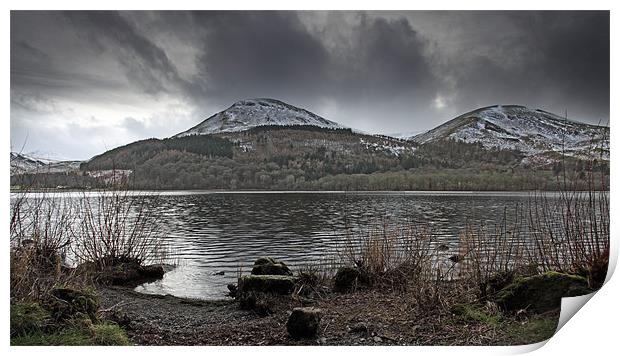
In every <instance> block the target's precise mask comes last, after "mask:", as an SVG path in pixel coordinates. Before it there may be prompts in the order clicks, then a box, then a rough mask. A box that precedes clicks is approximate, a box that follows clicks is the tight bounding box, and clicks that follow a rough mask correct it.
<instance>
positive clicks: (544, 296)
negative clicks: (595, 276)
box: [494, 272, 592, 313]
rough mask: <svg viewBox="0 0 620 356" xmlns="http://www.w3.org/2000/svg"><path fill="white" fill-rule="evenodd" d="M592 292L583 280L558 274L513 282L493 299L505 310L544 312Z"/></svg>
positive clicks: (548, 273)
mask: <svg viewBox="0 0 620 356" xmlns="http://www.w3.org/2000/svg"><path fill="white" fill-rule="evenodd" d="M590 292H592V290H591V289H589V288H588V282H587V280H586V279H585V278H583V277H580V276H575V275H570V274H565V273H559V272H547V273H544V274H541V275H537V276H532V277H523V278H516V279H515V280H514V281H513V282H512V283H510V284H509V285H508V286H506V287H505V288H503V289H501V290H500V291H499V292H497V293H496V294H495V296H494V301H495V302H496V303H497V304H499V305H500V306H501V307H502V308H504V309H505V310H518V309H528V310H531V311H534V312H539V313H541V312H545V311H549V310H553V309H556V308H559V307H560V305H561V300H562V298H563V297H574V296H578V295H583V294H588V293H590Z"/></svg>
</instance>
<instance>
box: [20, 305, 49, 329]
mask: <svg viewBox="0 0 620 356" xmlns="http://www.w3.org/2000/svg"><path fill="white" fill-rule="evenodd" d="M50 324H51V315H50V313H49V312H48V311H47V310H45V309H43V307H41V305H39V304H38V303H28V304H13V305H11V337H15V336H24V335H27V334H32V333H37V332H43V331H45V330H46V329H47V327H48V326H49V325H50Z"/></svg>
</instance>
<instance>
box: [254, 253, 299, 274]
mask: <svg viewBox="0 0 620 356" xmlns="http://www.w3.org/2000/svg"><path fill="white" fill-rule="evenodd" d="M252 274H254V275H278V276H292V275H293V272H291V270H290V269H289V268H288V267H287V266H286V264H284V262H281V261H276V260H275V259H273V258H271V257H261V258H259V259H257V260H256V262H254V267H253V268H252Z"/></svg>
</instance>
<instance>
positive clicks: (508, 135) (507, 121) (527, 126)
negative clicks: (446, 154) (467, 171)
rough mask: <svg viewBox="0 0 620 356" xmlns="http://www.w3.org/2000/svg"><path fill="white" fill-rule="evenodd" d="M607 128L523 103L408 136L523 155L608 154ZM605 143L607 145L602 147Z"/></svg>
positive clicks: (481, 111)
mask: <svg viewBox="0 0 620 356" xmlns="http://www.w3.org/2000/svg"><path fill="white" fill-rule="evenodd" d="M605 136H606V137H609V128H606V127H599V126H595V125H590V124H584V123H580V122H576V121H571V120H568V119H566V118H563V117H561V116H559V115H556V114H553V113H549V112H546V111H544V110H540V109H531V108H528V107H525V106H522V105H494V106H486V107H483V108H479V109H476V110H473V111H470V112H468V113H465V114H463V115H460V116H458V117H456V118H454V119H452V120H450V121H448V122H446V123H444V124H442V125H439V126H437V127H435V128H434V129H432V130H429V131H427V132H425V133H422V134H419V135H416V136H413V137H411V140H412V141H414V142H417V143H420V144H424V143H427V142H432V141H436V140H441V139H454V140H457V141H463V142H467V143H481V144H482V145H483V146H484V147H485V148H502V149H509V150H516V151H521V152H522V153H524V154H525V155H528V156H529V155H537V154H540V153H545V152H558V153H560V152H564V153H566V154H568V155H576V156H579V155H581V154H582V153H584V152H589V151H590V150H591V149H594V148H599V149H603V151H606V152H607V153H606V154H605V156H608V152H609V146H608V142H609V141H608V139H606V138H605ZM605 146H606V147H605Z"/></svg>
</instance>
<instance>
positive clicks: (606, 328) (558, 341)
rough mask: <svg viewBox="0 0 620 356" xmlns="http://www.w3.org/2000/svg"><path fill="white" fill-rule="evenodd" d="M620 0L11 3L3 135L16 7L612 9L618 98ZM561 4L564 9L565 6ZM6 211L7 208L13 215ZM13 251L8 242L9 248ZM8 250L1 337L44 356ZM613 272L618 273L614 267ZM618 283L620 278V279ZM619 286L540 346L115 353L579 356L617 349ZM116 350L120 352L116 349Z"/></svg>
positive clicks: (5, 39)
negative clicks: (20, 317)
mask: <svg viewBox="0 0 620 356" xmlns="http://www.w3.org/2000/svg"><path fill="white" fill-rule="evenodd" d="M617 3H618V2H612V1H596V0H590V1H587V2H583V1H573V0H568V1H566V0H565V1H562V2H555V3H554V2H551V1H540V0H538V1H532V0H521V1H502V2H498V1H497V0H495V1H489V0H469V1H466V2H465V1H445V0H433V1H427V2H415V3H413V2H406V1H390V0H382V1H380V2H378V1H375V2H372V1H367V0H359V1H340V2H336V1H333V0H332V1H325V0H315V1H312V2H292V1H290V0H289V1H282V0H278V1H275V0H263V1H260V2H256V1H255V2H251V1H237V0H228V1H225V2H224V1H219V2H205V1H188V0H175V1H160V0H151V1H148V2H146V1H145V2H129V1H127V0H124V1H122V0H108V1H105V2H84V1H75V0H73V1H65V0H57V1H53V2H50V1H7V2H4V4H7V5H8V6H7V7H6V8H5V11H4V12H3V13H2V15H1V16H2V17H1V22H0V23H2V26H3V30H4V36H2V45H3V46H2V48H4V50H5V52H4V55H3V56H2V57H1V60H2V64H3V68H5V69H4V71H3V72H2V75H3V77H4V81H3V82H4V86H3V87H2V92H3V98H4V100H3V107H4V110H3V112H4V119H3V120H2V125H3V129H2V135H3V139H4V141H3V142H4V144H5V147H7V148H8V149H9V150H10V136H9V135H10V134H9V133H10V123H9V118H10V108H9V100H7V99H8V98H9V96H10V80H9V68H10V55H9V53H8V52H9V48H10V45H9V44H10V13H9V11H8V10H10V9H15V10H17V9H20V10H22V9H23V10H33V9H123V10H129V9H177V10H182V9H238V10H241V9H297V10H307V9H315V10H324V9H329V10H346V9H366V10H391V9H393V10H403V9H416V10H451V9H452V10H487V9H495V10H551V9H553V10H568V9H575V10H612V11H611V45H612V46H611V63H612V66H611V97H612V98H614V97H616V98H617V97H618V90H617V84H618V70H617V67H616V66H614V64H615V63H618V59H619V58H618V55H617V54H618V25H617V23H618V20H619V18H618V17H619V16H617V10H618V5H617ZM558 4H561V5H562V7H561V8H560V7H558ZM610 109H611V115H610V123H611V121H612V120H611V117H615V116H616V114H617V113H618V106H617V105H615V104H614V102H613V101H612V102H611V108H610ZM610 126H611V127H612V133H611V145H612V146H615V144H614V143H615V141H616V140H615V134H614V132H613V130H614V128H613V125H611V124H610ZM2 162H3V164H4V167H7V168H8V167H9V162H8V155H5V156H2ZM8 172H9V171H8V169H7V170H4V171H3V174H2V178H1V179H2V182H3V184H4V187H5V190H4V191H3V192H2V194H3V196H4V204H3V205H2V211H3V213H4V214H5V215H4V216H8V202H9V191H8V189H7V188H8V187H9V174H8ZM617 173H618V164H617V162H616V161H612V163H611V175H612V180H611V185H612V191H615V188H613V186H614V185H615V184H614V179H613V178H614V177H617V176H618V174H617ZM615 202H616V201H615V199H613V196H612V199H611V213H612V214H611V221H616V218H617V217H618V213H616V212H617V211H619V210H618V209H617V204H616V203H615ZM5 209H6V211H5ZM0 223H1V224H2V228H3V230H2V231H5V233H6V232H7V231H8V221H7V220H5V219H0ZM611 239H612V256H611V261H610V265H613V266H615V265H616V263H617V256H618V242H619V241H618V229H617V228H616V227H615V225H613V224H612V226H611ZM5 246H6V245H5ZM7 257H8V252H7V251H4V253H3V254H2V262H3V266H4V269H3V272H4V273H3V274H2V283H3V284H2V285H3V286H5V287H4V288H2V290H3V297H2V298H3V301H4V308H2V320H3V322H2V326H1V330H2V331H1V332H0V333H1V334H0V335H3V336H4V345H5V348H7V349H8V351H9V352H12V353H16V354H29V353H31V352H37V351H39V350H41V349H35V348H9V346H8V345H9V330H8V327H9V325H8V324H9V323H8V306H9V305H8V304H9V302H8V301H9V290H8V285H9V279H8V271H9V264H8V258H7ZM612 271H613V269H612ZM616 279H617V278H616ZM618 291H619V287H618V282H617V281H615V280H610V281H609V282H608V283H607V284H606V285H605V286H604V288H603V289H602V290H601V292H599V293H597V294H596V295H594V296H592V300H591V301H590V302H589V303H587V304H586V305H585V306H583V308H582V310H581V311H579V312H578V313H577V314H576V315H575V316H574V317H573V318H572V319H571V320H569V321H568V323H567V324H566V326H565V327H563V328H562V329H561V330H559V331H558V333H557V334H556V335H555V336H554V337H553V338H551V339H550V340H549V341H548V342H547V343H541V344H538V345H529V346H525V347H415V348H412V347H389V349H387V348H379V347H343V346H339V347H322V348H321V349H316V348H307V347H293V348H291V347H277V348H273V347H252V348H247V347H209V348H204V347H174V348H173V347H159V348H148V349H147V348H143V347H133V348H123V349H114V351H122V352H123V353H128V354H142V353H144V352H145V351H147V350H148V352H150V353H157V354H170V353H183V354H188V353H190V354H194V353H195V354H198V353H200V354H205V353H210V354H211V353H216V354H220V353H221V354H224V353H226V354H247V353H251V354H252V355H256V356H259V355H272V354H273V353H274V352H275V353H283V354H288V353H316V352H320V353H321V354H323V353H328V354H332V353H333V354H335V353H343V352H344V353H356V354H357V353H361V354H371V353H372V354H376V353H377V352H390V353H395V354H402V355H405V354H407V355H409V354H410V353H411V352H415V353H424V354H426V353H432V354H440V355H446V354H454V353H459V354H460V355H462V354H465V355H480V354H513V353H522V352H527V351H531V350H533V349H536V348H539V347H541V346H542V348H540V349H539V350H538V351H537V352H538V353H540V354H553V355H572V354H597V353H601V354H609V353H611V352H613V351H611V350H613V349H614V348H615V347H616V338H617V331H616V330H617V329H616V328H617V325H618V321H617V319H616V318H617V317H618V315H619V314H618V303H619V301H620V298H619V296H620V293H619V292H618ZM41 351H43V352H45V353H50V354H59V355H63V356H64V355H67V354H83V353H84V352H88V353H96V354H103V353H108V352H110V351H112V350H111V349H110V348H105V347H99V348H87V349H86V348H77V347H73V348H55V347H47V348H45V349H43V350H41ZM114 351H112V352H114Z"/></svg>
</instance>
